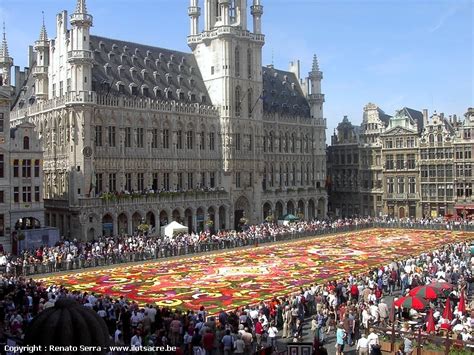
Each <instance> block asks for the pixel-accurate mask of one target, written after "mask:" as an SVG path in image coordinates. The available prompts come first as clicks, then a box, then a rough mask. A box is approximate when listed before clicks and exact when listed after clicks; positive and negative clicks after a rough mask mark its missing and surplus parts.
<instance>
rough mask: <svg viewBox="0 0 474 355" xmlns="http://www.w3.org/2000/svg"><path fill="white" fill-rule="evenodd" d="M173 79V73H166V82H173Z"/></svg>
mask: <svg viewBox="0 0 474 355" xmlns="http://www.w3.org/2000/svg"><path fill="white" fill-rule="evenodd" d="M171 79H172V77H171V75H170V74H169V73H167V74H166V82H167V83H168V84H171Z"/></svg>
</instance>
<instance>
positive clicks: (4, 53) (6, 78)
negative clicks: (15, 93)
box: [0, 22, 13, 86]
mask: <svg viewBox="0 0 474 355" xmlns="http://www.w3.org/2000/svg"><path fill="white" fill-rule="evenodd" d="M12 66H13V58H11V57H10V54H9V53H8V43H7V35H6V32H5V22H4V23H3V40H2V47H1V48H0V86H10V85H11V76H10V74H11V68H12Z"/></svg>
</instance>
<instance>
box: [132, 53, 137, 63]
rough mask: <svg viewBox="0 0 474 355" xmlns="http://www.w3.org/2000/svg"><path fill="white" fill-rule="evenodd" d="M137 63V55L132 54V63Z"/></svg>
mask: <svg viewBox="0 0 474 355" xmlns="http://www.w3.org/2000/svg"><path fill="white" fill-rule="evenodd" d="M137 63H138V57H137V56H136V55H133V56H132V64H133V65H135V64H137Z"/></svg>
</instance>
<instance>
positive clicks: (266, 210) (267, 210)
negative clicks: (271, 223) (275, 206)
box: [262, 202, 273, 220]
mask: <svg viewBox="0 0 474 355" xmlns="http://www.w3.org/2000/svg"><path fill="white" fill-rule="evenodd" d="M262 210H263V220H265V218H267V217H268V216H270V215H271V214H272V212H273V211H272V204H271V203H270V202H265V203H264V204H263V209H262Z"/></svg>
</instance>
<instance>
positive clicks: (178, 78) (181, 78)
mask: <svg viewBox="0 0 474 355" xmlns="http://www.w3.org/2000/svg"><path fill="white" fill-rule="evenodd" d="M176 79H177V80H178V85H181V84H182V82H183V77H182V76H181V75H178V77H177V78H176Z"/></svg>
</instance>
